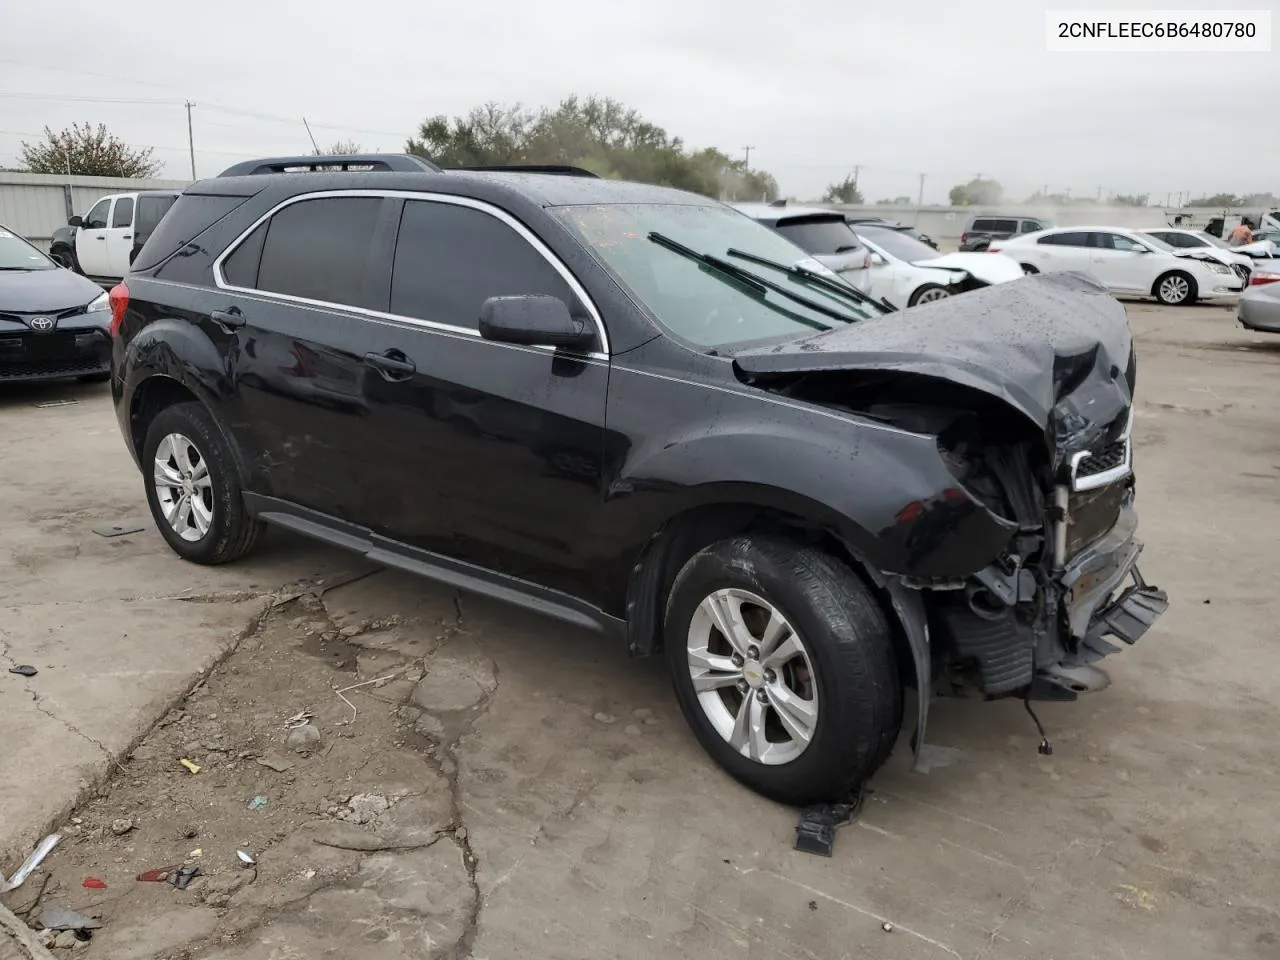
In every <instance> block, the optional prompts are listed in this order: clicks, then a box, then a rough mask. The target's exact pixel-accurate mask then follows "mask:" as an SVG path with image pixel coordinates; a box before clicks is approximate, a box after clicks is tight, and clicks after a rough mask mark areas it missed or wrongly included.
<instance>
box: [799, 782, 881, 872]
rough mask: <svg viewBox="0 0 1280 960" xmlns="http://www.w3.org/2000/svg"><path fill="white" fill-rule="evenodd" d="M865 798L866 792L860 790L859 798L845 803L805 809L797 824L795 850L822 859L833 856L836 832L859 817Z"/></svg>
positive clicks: (826, 804) (824, 804) (801, 812)
mask: <svg viewBox="0 0 1280 960" xmlns="http://www.w3.org/2000/svg"><path fill="white" fill-rule="evenodd" d="M865 798H866V791H865V790H860V791H859V792H858V794H857V796H855V797H854V798H853V799H851V800H848V801H846V802H844V803H819V804H816V805H815V806H812V807H805V808H804V809H803V810H801V811H800V822H799V823H797V824H796V845H795V849H797V850H799V851H800V852H802V853H812V854H816V855H818V856H821V857H829V856H831V855H832V853H833V852H834V851H835V845H836V830H837V829H838V828H839V827H843V826H844V825H845V824H847V823H849V822H850V821H851V820H852V819H853V818H854V817H855V816H857V814H858V811H860V810H861V809H862V802H863V800H864V799H865Z"/></svg>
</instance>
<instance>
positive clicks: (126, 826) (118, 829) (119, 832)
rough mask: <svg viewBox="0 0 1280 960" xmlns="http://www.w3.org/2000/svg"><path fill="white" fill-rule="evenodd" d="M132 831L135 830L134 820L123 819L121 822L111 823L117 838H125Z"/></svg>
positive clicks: (113, 821)
mask: <svg viewBox="0 0 1280 960" xmlns="http://www.w3.org/2000/svg"><path fill="white" fill-rule="evenodd" d="M132 829H133V821H132V820H125V819H123V818H121V819H119V820H112V821H111V832H112V833H114V834H115V835H116V836H117V837H123V836H124V835H125V834H126V833H128V832H129V831H130V830H132Z"/></svg>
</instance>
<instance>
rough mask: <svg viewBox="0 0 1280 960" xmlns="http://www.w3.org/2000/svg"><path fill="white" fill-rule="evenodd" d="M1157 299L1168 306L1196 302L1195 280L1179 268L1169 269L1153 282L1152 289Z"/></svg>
mask: <svg viewBox="0 0 1280 960" xmlns="http://www.w3.org/2000/svg"><path fill="white" fill-rule="evenodd" d="M1152 293H1154V294H1155V297H1156V299H1157V300H1159V301H1160V302H1161V303H1163V304H1165V305H1166V306H1169V307H1180V306H1182V305H1183V304H1186V303H1195V302H1196V281H1195V279H1194V278H1193V277H1192V276H1191V275H1190V274H1187V273H1183V272H1182V271H1181V270H1171V271H1170V272H1169V273H1166V274H1165V275H1164V276H1162V277H1160V278H1159V279H1158V280H1156V282H1155V287H1154V288H1153V290H1152Z"/></svg>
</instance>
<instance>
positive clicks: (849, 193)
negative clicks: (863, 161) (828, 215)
mask: <svg viewBox="0 0 1280 960" xmlns="http://www.w3.org/2000/svg"><path fill="white" fill-rule="evenodd" d="M822 202H823V203H847V204H850V205H853V204H859V203H864V202H865V201H864V200H863V196H862V191H861V190H859V189H858V181H857V180H855V179H854V178H853V177H851V176H846V177H845V178H844V179H843V180H841V181H839V182H837V183H829V184H827V192H826V193H824V194H823V195H822Z"/></svg>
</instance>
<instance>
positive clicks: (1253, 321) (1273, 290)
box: [1237, 281, 1280, 333]
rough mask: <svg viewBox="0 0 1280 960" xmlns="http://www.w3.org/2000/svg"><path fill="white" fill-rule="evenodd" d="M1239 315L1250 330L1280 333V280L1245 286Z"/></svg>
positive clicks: (1242, 322) (1241, 321) (1241, 296)
mask: <svg viewBox="0 0 1280 960" xmlns="http://www.w3.org/2000/svg"><path fill="white" fill-rule="evenodd" d="M1237 316H1238V317H1239V318H1240V323H1241V324H1242V325H1243V326H1244V327H1246V328H1247V329H1249V330H1257V331H1258V332H1260V333H1280V281H1277V282H1275V283H1264V284H1262V285H1261V286H1249V287H1245V290H1244V293H1242V294H1241V295H1240V312H1239V313H1238V314H1237Z"/></svg>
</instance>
